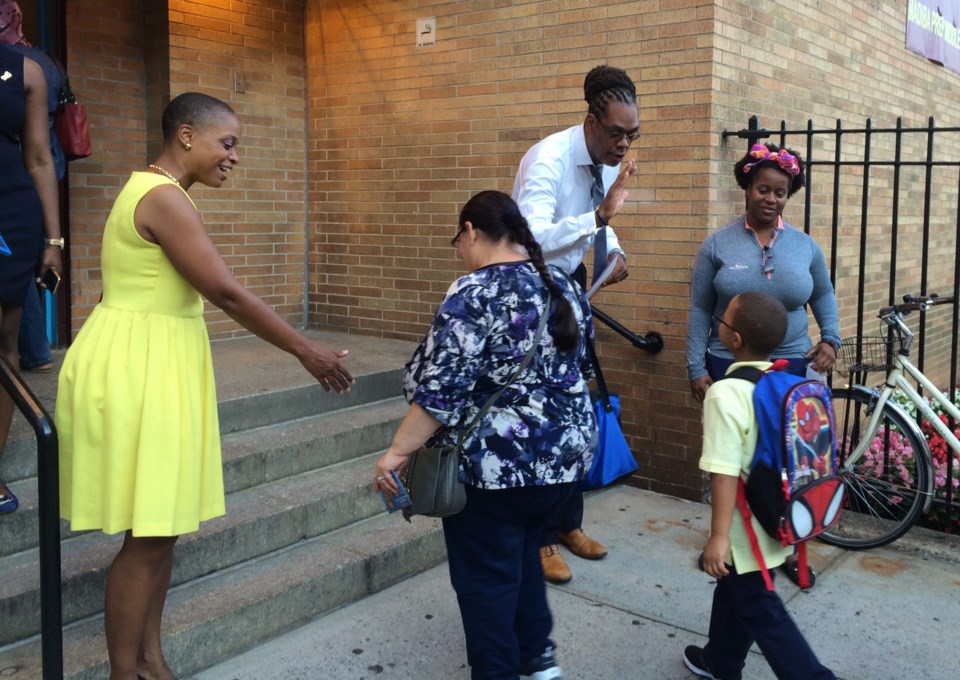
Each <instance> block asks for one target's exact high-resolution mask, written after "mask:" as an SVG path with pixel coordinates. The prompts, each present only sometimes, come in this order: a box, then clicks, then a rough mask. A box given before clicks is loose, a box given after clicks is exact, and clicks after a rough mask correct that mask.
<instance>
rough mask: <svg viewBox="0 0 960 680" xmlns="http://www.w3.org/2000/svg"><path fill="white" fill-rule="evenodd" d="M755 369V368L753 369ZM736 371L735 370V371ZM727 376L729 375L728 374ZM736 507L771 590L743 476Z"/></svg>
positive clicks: (739, 484)
mask: <svg viewBox="0 0 960 680" xmlns="http://www.w3.org/2000/svg"><path fill="white" fill-rule="evenodd" d="M754 370H756V369H754ZM735 372H736V371H735ZM728 377H729V376H728ZM737 507H738V508H740V514H741V515H743V525H744V528H745V529H746V530H747V538H749V539H750V549H751V550H752V551H753V558H754V559H755V560H756V561H757V564H758V565H759V566H760V573H761V574H763V582H764V584H765V585H766V586H767V590H770V591H772V590H773V579H772V578H770V570H769V569H767V563H766V561H765V560H764V559H763V552H762V551H761V550H760V542H759V541H757V532H756V531H754V530H753V523H752V522H751V521H750V518H751V517H752V515H751V514H750V506H749V505H747V494H746V491H745V489H744V487H743V477H738V478H737ZM803 567H804V573H805V572H806V551H804V565H803Z"/></svg>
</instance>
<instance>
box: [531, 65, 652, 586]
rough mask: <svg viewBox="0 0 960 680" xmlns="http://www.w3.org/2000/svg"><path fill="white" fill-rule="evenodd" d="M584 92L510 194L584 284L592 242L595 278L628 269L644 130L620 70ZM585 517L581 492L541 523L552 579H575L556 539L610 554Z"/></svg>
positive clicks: (547, 255) (601, 71) (543, 242)
mask: <svg viewBox="0 0 960 680" xmlns="http://www.w3.org/2000/svg"><path fill="white" fill-rule="evenodd" d="M583 93H584V99H585V100H586V102H587V105H588V108H587V116H586V118H585V119H584V121H583V123H582V124H580V125H575V126H574V127H571V128H568V129H566V130H562V131H560V132H557V133H554V134H552V135H550V136H549V137H546V138H544V139H542V140H540V141H539V142H537V143H536V144H535V145H534V146H532V147H531V148H530V150H529V151H527V153H526V154H525V155H524V157H523V160H521V161H520V168H519V170H518V171H517V178H516V181H515V182H514V185H513V198H514V200H515V201H516V202H517V205H518V206H519V207H520V212H521V213H522V214H523V216H524V217H526V218H527V222H528V223H529V224H530V230H531V231H532V232H533V235H534V237H535V238H536V239H537V242H538V243H539V244H540V247H541V248H542V249H543V258H544V260H545V261H546V262H547V263H549V264H555V265H557V266H559V267H561V268H562V269H563V270H564V271H566V272H568V273H569V274H571V275H572V276H573V278H574V279H575V280H577V281H578V282H579V283H580V285H581V286H583V287H584V289H586V280H587V273H586V270H587V267H585V266H584V259H585V257H586V255H587V253H588V251H589V250H590V249H591V247H593V250H594V256H593V257H592V258H591V265H590V268H591V270H592V272H593V277H592V279H591V281H593V280H594V279H596V278H597V277H598V276H600V274H601V272H603V271H604V270H605V269H606V268H607V265H609V264H613V265H614V269H613V271H612V273H611V274H610V275H609V277H608V278H607V279H606V280H605V281H604V283H603V285H605V286H606V285H610V284H612V283H617V282H619V281H622V280H623V279H625V278H627V275H628V272H627V264H626V257H625V255H624V252H623V249H622V248H620V243H619V241H618V240H617V236H616V234H614V233H613V229H612V228H611V222H612V221H613V220H614V219H615V218H616V216H617V215H618V214H619V213H620V211H621V209H622V208H623V204H624V202H625V201H626V199H627V190H626V184H627V180H629V179H630V177H631V176H632V175H634V174H635V173H636V172H637V165H636V161H635V160H628V161H626V162H623V161H624V159H625V156H626V154H627V152H628V151H629V150H630V144H631V143H632V142H633V141H634V140H635V139H636V138H637V137H638V136H639V135H640V124H639V119H638V113H637V90H636V87H635V86H634V84H633V81H632V80H631V79H630V77H629V76H628V75H627V74H626V73H625V72H624V71H622V70H621V69H618V68H614V67H612V66H597V67H596V68H594V69H592V70H591V71H590V73H588V74H587V77H586V79H585V80H584V83H583ZM582 522H583V494H582V493H576V494H574V496H573V497H572V498H571V500H570V501H569V502H568V503H567V504H566V505H565V506H564V507H563V508H562V509H561V510H560V511H559V512H558V513H557V516H556V517H554V518H553V520H552V521H551V522H548V525H547V526H545V527H544V535H543V541H542V544H541V545H542V547H541V548H540V557H541V560H542V562H543V571H544V577H545V578H546V579H547V580H548V581H551V582H553V583H566V582H567V581H569V580H570V579H571V578H572V576H571V574H570V569H569V567H568V566H567V564H566V562H564V560H563V557H562V556H561V555H560V552H559V549H558V546H557V543H558V542H560V543H563V544H564V545H565V546H567V548H569V549H570V551H571V552H573V553H574V554H575V555H577V556H579V557H583V558H585V559H594V560H596V559H600V558H602V557H605V556H606V554H607V550H606V548H604V547H603V546H602V545H601V544H600V543H598V542H597V541H595V540H593V539H592V538H590V537H589V536H587V535H586V534H585V533H584V532H583V529H582V528H581V524H582Z"/></svg>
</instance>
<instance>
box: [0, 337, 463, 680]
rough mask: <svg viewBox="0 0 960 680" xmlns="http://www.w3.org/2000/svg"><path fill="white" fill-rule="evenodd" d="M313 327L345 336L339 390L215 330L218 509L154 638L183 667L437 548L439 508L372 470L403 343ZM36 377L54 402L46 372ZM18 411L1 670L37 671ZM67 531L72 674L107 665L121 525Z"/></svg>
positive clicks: (355, 591) (424, 561)
mask: <svg viewBox="0 0 960 680" xmlns="http://www.w3.org/2000/svg"><path fill="white" fill-rule="evenodd" d="M308 335H312V336H315V337H316V338H317V339H319V340H321V341H323V342H327V343H329V344H331V345H332V346H334V347H338V348H339V347H346V348H349V349H350V350H351V355H350V358H349V364H350V366H351V370H352V371H353V373H354V375H355V377H356V378H357V382H356V384H355V385H354V386H353V388H352V389H351V392H350V393H349V394H346V395H329V394H326V393H324V392H323V391H322V390H321V389H320V388H319V387H317V386H316V384H315V383H314V382H313V379H312V378H311V377H310V376H309V375H308V374H306V372H304V371H303V369H302V368H301V367H300V365H299V363H298V362H296V361H295V360H293V359H292V358H291V357H289V356H287V355H285V354H283V353H282V352H279V350H275V349H274V348H272V347H271V346H269V345H267V344H265V343H263V342H261V341H259V340H257V339H256V338H242V339H239V340H231V341H226V342H223V343H215V344H214V347H213V355H214V366H215V372H216V376H217V396H218V402H219V408H220V423H221V432H222V443H223V464H224V484H225V488H226V491H227V494H228V495H227V514H226V515H225V516H224V517H220V518H217V519H216V520H212V521H210V522H207V523H205V524H204V525H203V526H202V527H201V529H200V531H198V532H196V533H194V534H189V535H186V536H183V537H182V538H181V539H180V541H179V542H178V544H177V548H176V553H175V561H174V573H173V577H172V580H171V583H172V586H173V590H172V591H171V595H170V599H169V602H168V607H167V609H166V615H165V623H164V646H165V649H166V650H167V652H168V655H169V659H170V660H171V663H172V664H173V665H174V668H175V670H176V672H177V674H178V675H183V674H186V673H190V672H193V671H195V670H197V669H199V668H203V667H206V666H209V665H210V664H212V663H215V662H217V661H218V660H220V659H222V658H223V657H224V656H228V655H230V654H233V653H235V652H237V651H239V650H241V649H245V648H247V647H249V646H252V645H254V644H256V643H257V642H259V641H261V640H263V639H264V638H265V637H270V636H272V635H275V634H277V633H279V632H282V631H284V630H288V629H290V628H291V627H295V626H298V625H301V624H302V623H303V622H304V621H307V620H309V619H310V618H312V617H314V616H317V615H318V614H320V613H322V612H324V611H327V610H329V609H330V608H332V607H336V606H339V605H340V604H344V603H347V602H350V601H353V600H354V599H357V598H360V597H363V596H365V595H366V594H367V593H369V592H374V591H376V590H379V589H380V588H382V587H385V586H386V585H389V584H391V583H393V582H395V581H396V580H398V579H401V578H404V577H405V576H407V575H410V574H413V573H417V572H419V571H422V570H423V569H427V568H429V567H431V566H433V565H435V564H437V563H439V562H441V561H442V560H443V559H444V558H445V554H444V549H443V540H442V536H441V535H440V533H439V528H438V527H439V523H436V522H429V521H425V520H422V521H420V522H417V523H416V524H415V525H413V526H411V525H408V524H407V523H405V522H403V521H402V520H401V519H400V518H399V517H398V516H387V515H385V513H384V512H383V506H382V503H381V501H380V499H379V498H378V497H377V496H376V495H375V494H374V493H373V491H372V486H371V478H372V470H373V465H374V460H375V458H376V456H377V455H379V453H378V452H379V451H382V450H383V449H384V448H385V447H386V445H387V444H388V443H389V440H390V438H391V436H392V435H393V432H394V431H395V429H396V427H397V424H398V423H399V421H400V420H401V419H402V417H403V415H404V413H405V412H406V404H405V403H404V402H403V400H402V398H400V397H399V396H398V395H399V394H400V375H401V370H402V368H401V367H402V366H403V364H404V362H405V361H406V360H407V358H409V356H410V354H411V352H412V350H413V345H412V343H408V342H402V341H394V340H383V339H378V338H366V337H354V336H349V335H346V334H342V333H341V334H337V333H329V332H314V331H310V332H308ZM60 361H62V354H59V355H57V356H56V358H55V362H56V363H57V364H58V366H59V363H60ZM30 377H31V380H33V381H34V382H38V383H39V384H38V385H31V388H32V389H33V391H34V393H35V394H36V395H37V397H38V398H39V399H40V400H41V402H42V403H45V404H53V403H54V401H55V392H56V376H55V374H54V375H42V376H30ZM18 418H19V416H18ZM19 420H20V422H19V423H16V422H15V424H14V428H13V435H12V437H11V445H10V446H8V447H7V450H6V451H5V455H4V458H3V461H2V466H0V473H2V475H3V477H4V479H8V480H14V481H15V482H16V483H15V485H14V486H15V491H16V492H17V493H18V495H19V496H20V499H21V509H20V510H19V511H18V512H17V513H15V514H14V515H10V516H5V517H3V518H0V522H2V527H3V541H0V574H3V578H2V579H0V621H3V625H2V626H0V674H2V673H3V672H6V671H7V670H8V669H11V668H12V669H15V670H16V673H17V677H26V678H35V677H36V678H38V677H40V670H39V669H40V647H39V644H40V643H39V636H38V635H37V633H38V631H39V608H40V607H39V590H38V581H39V564H38V561H37V560H38V549H37V547H36V543H37V541H36V531H37V530H36V526H37V492H36V479H35V478H34V476H35V474H36V460H35V458H36V450H35V449H36V446H35V440H34V439H33V435H32V431H31V430H30V429H29V427H27V426H26V423H25V421H23V419H22V418H19ZM61 534H62V583H63V618H64V622H65V624H67V633H66V639H65V655H66V656H65V658H66V665H67V669H68V670H67V677H70V678H74V677H76V678H88V677H89V678H102V677H105V675H106V647H105V643H104V640H103V633H102V630H103V621H102V606H103V585H104V580H105V576H106V572H107V569H108V566H109V564H110V562H111V561H112V560H113V557H114V556H115V554H116V552H117V550H118V549H119V547H120V544H121V542H122V536H106V535H104V534H102V533H101V532H79V533H72V532H70V531H68V529H67V527H66V526H65V525H64V526H62V528H61ZM2 645H6V646H2Z"/></svg>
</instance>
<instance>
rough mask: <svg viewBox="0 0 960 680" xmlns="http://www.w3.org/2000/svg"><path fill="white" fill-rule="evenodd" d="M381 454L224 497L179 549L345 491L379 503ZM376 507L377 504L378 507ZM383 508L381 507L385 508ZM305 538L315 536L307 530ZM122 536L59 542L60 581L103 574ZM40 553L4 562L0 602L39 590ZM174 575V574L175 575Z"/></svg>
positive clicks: (90, 534) (101, 535)
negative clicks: (219, 510)
mask: <svg viewBox="0 0 960 680" xmlns="http://www.w3.org/2000/svg"><path fill="white" fill-rule="evenodd" d="M377 456H379V453H378V452H374V453H370V454H367V455H365V456H363V457H361V458H356V459H354V460H350V461H347V462H345V463H340V464H337V465H331V466H327V467H325V468H321V469H319V470H311V471H308V472H304V473H301V474H299V475H296V476H294V477H285V478H283V479H279V480H275V481H272V482H267V483H265V484H262V485H260V486H257V487H253V488H250V489H244V490H242V491H238V492H235V493H232V494H228V495H227V496H226V510H227V511H226V514H224V515H222V516H220V517H215V518H213V519H211V520H209V521H207V522H204V523H203V524H202V525H201V526H200V529H199V530H198V531H196V532H193V533H190V534H186V535H184V536H182V537H181V538H180V539H179V541H178V544H177V545H178V549H179V550H183V546H190V545H191V544H193V543H196V542H198V541H211V540H217V539H218V538H219V537H220V536H221V535H222V534H224V533H225V532H227V531H230V530H233V529H235V528H237V527H240V526H243V525H246V524H250V523H251V522H256V521H257V520H260V519H263V518H264V517H269V516H271V515H275V514H280V513H283V512H285V511H287V510H289V509H291V508H297V507H302V506H304V505H307V504H322V503H323V501H324V500H326V499H329V498H330V497H332V496H335V495H337V494H340V493H343V492H344V491H357V492H361V493H362V492H363V490H364V488H365V487H369V489H368V490H369V495H370V497H371V500H370V503H371V504H373V501H374V500H375V501H376V503H377V504H379V503H380V500H379V498H376V497H375V494H374V493H373V491H372V488H373V485H372V481H371V480H372V478H373V467H374V461H375V460H376V458H377ZM374 507H375V509H376V506H374ZM381 507H382V506H381ZM305 535H312V534H311V533H310V530H309V529H306V528H305ZM121 540H122V535H119V534H118V535H107V534H104V533H102V532H99V531H93V532H86V533H83V534H81V535H78V536H76V537H74V538H70V539H68V540H65V541H62V542H61V555H62V570H61V573H62V580H63V581H64V582H67V581H70V580H71V579H73V578H76V577H77V576H78V575H79V574H82V573H86V572H89V571H97V570H105V569H106V567H107V566H108V565H109V563H110V561H112V559H113V556H114V555H115V554H116V551H117V549H118V548H119V543H120V541H121ZM38 560H39V549H38V548H31V549H30V550H25V551H23V552H20V553H17V554H15V555H8V556H6V557H3V558H0V573H3V574H4V578H3V579H0V599H3V598H5V597H10V596H11V595H13V594H15V593H17V592H23V591H25V590H31V589H33V588H36V587H37V582H38V580H39V576H38V575H39V567H38V566H37V564H38ZM175 577H176V575H175Z"/></svg>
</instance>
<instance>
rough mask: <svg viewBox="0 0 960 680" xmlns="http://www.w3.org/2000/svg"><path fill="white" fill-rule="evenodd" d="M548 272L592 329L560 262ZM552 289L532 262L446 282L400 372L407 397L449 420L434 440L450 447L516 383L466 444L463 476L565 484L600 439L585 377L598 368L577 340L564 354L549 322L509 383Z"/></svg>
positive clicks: (502, 484)
mask: <svg viewBox="0 0 960 680" xmlns="http://www.w3.org/2000/svg"><path fill="white" fill-rule="evenodd" d="M550 270H551V274H552V275H553V277H554V279H555V280H556V281H557V283H558V284H559V285H560V286H561V287H562V288H563V290H564V294H565V296H566V297H567V299H568V300H569V301H570V303H571V304H572V305H573V310H574V313H575V314H576V317H577V320H578V322H579V326H580V328H581V329H586V332H587V333H589V334H590V337H592V336H593V324H592V320H591V316H590V306H589V304H588V303H587V302H586V299H585V298H584V297H583V292H582V290H581V289H580V287H579V286H577V285H576V284H574V283H573V282H572V281H571V280H570V279H569V278H567V277H566V276H565V275H564V274H563V273H562V272H561V270H560V269H558V268H556V267H550ZM547 296H548V290H547V287H546V285H545V284H544V282H543V279H542V278H541V277H540V274H539V273H538V272H537V270H536V269H535V268H534V266H533V265H532V264H531V263H530V261H529V260H527V261H523V262H508V263H503V264H493V265H489V266H487V267H483V268H481V269H478V270H477V271H475V272H472V273H470V274H467V275H466V276H463V277H461V278H460V279H458V280H457V281H455V282H454V283H453V285H451V286H450V289H449V290H448V291H447V296H446V298H444V300H443V302H442V303H441V304H440V308H439V310H437V314H436V316H435V317H434V319H433V323H432V325H431V327H430V331H429V332H428V333H427V336H426V337H425V338H424V340H423V342H422V343H421V344H420V346H419V347H418V348H417V350H416V351H415V352H414V355H413V358H411V360H410V362H409V363H408V364H407V366H406V370H405V372H404V393H405V396H406V397H407V401H414V402H416V403H417V404H419V405H420V406H422V407H423V408H424V409H425V410H426V411H427V412H428V413H430V414H431V415H432V416H433V417H434V418H436V419H437V420H439V421H440V422H441V423H443V426H444V427H442V428H441V429H440V430H438V432H437V433H436V434H435V435H434V437H433V438H432V439H431V445H441V444H452V443H455V442H456V440H457V436H458V434H459V432H461V431H462V429H463V428H465V427H467V426H468V425H469V424H470V423H471V422H472V421H473V418H474V417H475V416H476V414H477V413H478V412H479V410H480V407H481V406H483V404H484V403H485V402H486V400H487V399H488V398H489V397H490V396H492V395H493V394H494V393H495V392H496V391H497V390H498V389H499V388H500V387H501V386H502V385H504V384H505V383H507V382H510V386H509V387H507V389H505V390H504V391H503V393H502V394H501V395H500V397H499V399H498V400H497V402H496V403H494V404H493V405H492V406H491V407H490V409H489V410H488V411H487V413H486V414H485V415H484V417H483V419H482V421H481V422H480V423H478V424H477V427H476V428H474V430H473V431H472V432H471V434H470V436H469V437H468V438H467V440H466V441H465V442H464V449H463V450H464V452H463V456H462V457H461V461H460V478H461V479H462V480H463V481H464V482H465V483H467V484H470V485H473V486H477V487H480V488H484V489H504V488H512V487H521V486H530V485H544V484H560V483H565V482H575V481H578V480H579V479H581V478H582V477H583V476H584V475H585V474H586V471H587V470H588V469H589V465H590V462H591V461H592V458H593V449H594V447H595V446H596V438H597V421H596V416H595V415H594V412H593V409H592V407H591V402H590V396H589V391H588V387H587V381H588V380H589V378H590V377H592V374H593V368H592V366H591V363H590V359H589V356H588V354H587V350H586V346H585V344H584V341H583V338H582V337H581V340H580V342H579V343H578V345H577V347H576V349H575V350H573V351H571V352H568V353H562V352H560V351H559V350H558V349H557V348H556V346H555V345H554V344H553V336H552V335H551V333H550V330H551V328H550V327H551V324H550V323H548V324H547V328H546V329H544V333H543V337H542V338H541V340H540V345H539V349H538V350H537V351H536V352H535V353H534V356H533V357H532V359H531V361H530V363H529V364H528V365H527V367H526V368H525V369H524V371H523V374H522V375H520V376H519V377H518V378H517V379H516V380H513V381H511V378H512V376H513V374H514V373H515V372H516V370H517V368H518V367H519V366H520V364H521V363H522V362H523V359H524V357H525V356H526V353H527V352H528V351H529V349H530V347H531V344H532V342H533V338H534V336H535V335H536V332H537V326H538V325H539V322H540V317H541V315H542V314H543V313H544V312H545V308H546V302H547Z"/></svg>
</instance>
